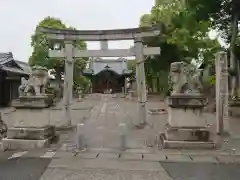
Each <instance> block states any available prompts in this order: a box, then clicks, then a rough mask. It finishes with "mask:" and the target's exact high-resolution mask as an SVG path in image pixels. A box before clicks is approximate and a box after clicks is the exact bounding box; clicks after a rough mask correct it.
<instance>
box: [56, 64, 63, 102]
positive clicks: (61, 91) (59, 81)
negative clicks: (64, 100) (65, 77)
mask: <svg viewBox="0 0 240 180" xmlns="http://www.w3.org/2000/svg"><path fill="white" fill-rule="evenodd" d="M55 71H56V83H57V87H58V88H59V90H60V92H59V94H58V95H57V97H58V98H60V96H62V94H63V89H62V86H61V80H62V77H61V69H60V68H56V69H55Z"/></svg>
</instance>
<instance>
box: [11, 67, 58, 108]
mask: <svg viewBox="0 0 240 180" xmlns="http://www.w3.org/2000/svg"><path fill="white" fill-rule="evenodd" d="M48 80H49V77H48V70H47V69H46V68H44V67H41V66H35V67H33V69H32V74H31V75H30V77H29V79H28V80H26V79H25V78H24V77H23V78H22V82H21V85H20V86H19V98H18V99H16V100H14V101H13V102H12V106H13V107H15V108H46V107H49V106H51V105H52V104H53V95H50V94H47V93H46V88H47V87H48V85H49V83H48V82H49V81H48Z"/></svg>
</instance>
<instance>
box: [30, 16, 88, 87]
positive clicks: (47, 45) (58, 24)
mask: <svg viewBox="0 0 240 180" xmlns="http://www.w3.org/2000/svg"><path fill="white" fill-rule="evenodd" d="M42 27H48V28H56V29H74V28H73V27H67V26H66V25H65V24H64V23H62V21H61V20H60V19H57V18H54V17H46V18H44V19H43V20H42V21H40V22H39V24H38V25H37V27H36V29H35V32H34V34H33V35H32V38H31V46H32V48H33V52H32V55H31V56H30V58H29V65H30V66H34V65H41V66H44V67H46V68H48V69H49V70H50V69H52V70H53V71H52V74H53V75H54V76H55V77H56V80H57V81H58V82H59V83H60V81H61V76H62V75H63V72H64V59H63V58H50V57H49V56H48V51H49V49H61V48H63V47H64V44H63V42H59V41H54V40H49V39H47V38H46V36H45V35H44V34H43V33H41V32H40V28H42ZM56 44H58V47H56ZM74 46H75V47H77V48H79V49H86V48H87V45H86V43H85V42H84V41H77V42H75V44H74ZM86 61H87V59H86V58H76V59H74V79H76V78H75V76H80V75H81V71H82V70H83V69H84V68H85V66H86Z"/></svg>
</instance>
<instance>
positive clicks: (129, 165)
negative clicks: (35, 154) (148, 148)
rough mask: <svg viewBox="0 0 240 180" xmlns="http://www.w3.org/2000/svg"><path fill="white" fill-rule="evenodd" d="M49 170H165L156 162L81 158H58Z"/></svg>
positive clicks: (53, 161)
mask: <svg viewBox="0 0 240 180" xmlns="http://www.w3.org/2000/svg"><path fill="white" fill-rule="evenodd" d="M49 167H50V168H68V169H75V170H79V169H82V168H102V169H118V170H141V171H144V170H146V171H161V172H165V170H164V169H163V168H162V167H161V165H160V164H159V163H158V162H146V161H141V163H139V161H119V160H110V159H108V160H107V159H98V158H97V159H81V158H58V159H53V160H52V162H51V163H50V165H49Z"/></svg>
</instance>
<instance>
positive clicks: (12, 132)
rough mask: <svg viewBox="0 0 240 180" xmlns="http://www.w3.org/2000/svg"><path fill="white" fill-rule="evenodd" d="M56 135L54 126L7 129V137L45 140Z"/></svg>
mask: <svg viewBox="0 0 240 180" xmlns="http://www.w3.org/2000/svg"><path fill="white" fill-rule="evenodd" d="M54 135H55V129H54V127H53V126H46V127H43V128H31V127H14V128H10V129H8V131H7V137H8V138H9V139H30V140H44V139H46V138H49V137H53V136H54Z"/></svg>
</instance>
